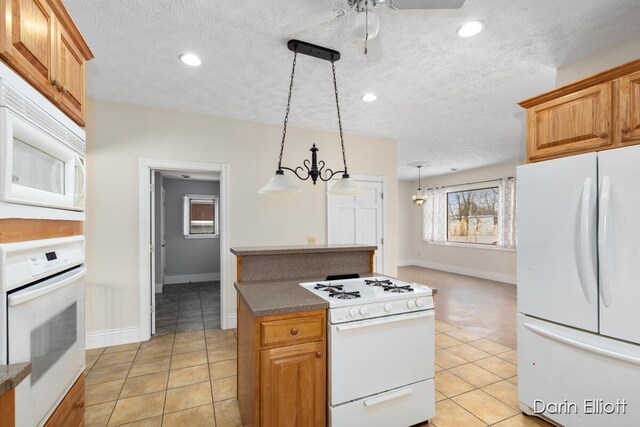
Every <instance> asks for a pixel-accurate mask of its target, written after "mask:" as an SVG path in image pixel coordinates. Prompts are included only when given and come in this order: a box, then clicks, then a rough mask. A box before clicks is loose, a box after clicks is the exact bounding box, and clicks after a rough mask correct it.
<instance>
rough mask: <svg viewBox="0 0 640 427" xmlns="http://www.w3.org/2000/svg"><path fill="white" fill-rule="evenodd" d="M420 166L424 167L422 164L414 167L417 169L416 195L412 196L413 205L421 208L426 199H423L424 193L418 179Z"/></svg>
mask: <svg viewBox="0 0 640 427" xmlns="http://www.w3.org/2000/svg"><path fill="white" fill-rule="evenodd" d="M422 166H424V165H423V164H418V165H416V167H417V168H418V191H416V194H415V195H414V196H413V203H414V204H415V205H418V206H422V205H423V204H424V202H426V201H427V198H426V197H425V195H424V192H423V191H422V182H421V179H420V169H422Z"/></svg>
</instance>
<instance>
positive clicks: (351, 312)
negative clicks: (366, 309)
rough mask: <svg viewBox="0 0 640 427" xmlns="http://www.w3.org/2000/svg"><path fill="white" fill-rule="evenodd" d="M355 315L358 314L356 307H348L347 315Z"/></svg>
mask: <svg viewBox="0 0 640 427" xmlns="http://www.w3.org/2000/svg"><path fill="white" fill-rule="evenodd" d="M357 315H358V312H357V311H356V309H355V308H353V307H351V308H350V309H349V317H356V316H357Z"/></svg>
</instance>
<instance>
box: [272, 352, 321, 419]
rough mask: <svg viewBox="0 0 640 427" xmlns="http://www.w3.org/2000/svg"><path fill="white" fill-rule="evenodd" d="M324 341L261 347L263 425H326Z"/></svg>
mask: <svg viewBox="0 0 640 427" xmlns="http://www.w3.org/2000/svg"><path fill="white" fill-rule="evenodd" d="M325 352H326V350H325V343H324V342H323V341H316V342H309V343H306V344H298V345H292V346H287V347H280V348H274V349H271V350H262V352H261V359H260V420H261V423H260V425H261V427H312V426H314V427H324V426H325V425H326V421H325V419H326V354H325Z"/></svg>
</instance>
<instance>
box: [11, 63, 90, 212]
mask: <svg viewBox="0 0 640 427" xmlns="http://www.w3.org/2000/svg"><path fill="white" fill-rule="evenodd" d="M2 71H3V69H2V68H0V203H2V205H0V213H1V212H2V210H8V208H9V207H13V208H14V209H13V212H11V215H2V216H5V217H6V216H12V217H16V216H17V217H22V216H23V215H19V214H18V215H16V214H15V212H16V209H15V208H16V207H23V208H22V210H23V211H24V212H25V213H26V214H27V217H33V216H34V212H37V211H34V210H33V207H36V208H45V209H54V210H67V211H76V212H82V211H84V205H85V203H84V201H85V192H86V167H85V153H86V146H85V142H84V131H82V129H80V128H79V127H78V126H77V125H75V124H72V123H69V122H68V120H64V119H63V121H60V120H58V119H57V118H56V117H54V115H51V114H49V112H48V111H47V110H46V109H45V108H42V106H44V107H48V106H49V104H50V103H49V101H47V100H46V99H41V100H39V99H38V98H37V97H35V96H33V97H29V96H28V95H29V93H26V94H25V93H22V92H21V90H19V89H18V88H16V87H15V86H14V85H12V84H11V83H18V84H19V83H20V82H19V81H15V82H11V83H10V82H9V80H8V79H7V78H6V77H11V75H10V74H7V73H2ZM14 78H15V77H14ZM21 89H22V88H21ZM34 100H35V101H36V102H37V101H39V102H40V103H36V102H34ZM56 111H57V110H54V111H52V112H53V113H54V114H55V113H56ZM58 118H59V117H58ZM65 122H66V123H65ZM24 206H28V207H31V208H24ZM3 208H4V209H3ZM36 216H37V217H41V218H51V216H47V215H46V211H45V210H40V212H39V215H36ZM53 217H55V215H54V216H53ZM69 219H78V218H77V215H76V218H72V217H69ZM81 219H83V218H81Z"/></svg>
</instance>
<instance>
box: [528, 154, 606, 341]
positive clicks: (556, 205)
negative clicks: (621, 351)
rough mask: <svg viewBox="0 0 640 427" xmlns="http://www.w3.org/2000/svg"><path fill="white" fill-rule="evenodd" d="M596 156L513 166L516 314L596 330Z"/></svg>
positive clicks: (584, 155)
mask: <svg viewBox="0 0 640 427" xmlns="http://www.w3.org/2000/svg"><path fill="white" fill-rule="evenodd" d="M597 174H598V173H597V154H596V153H590V154H583V155H580V156H572V157H565V158H562V159H557V160H549V161H545V162H540V163H533V164H528V165H524V166H519V167H518V172H517V177H518V179H517V201H518V202H517V228H518V254H517V258H518V261H517V267H518V311H520V312H521V313H525V314H528V315H531V316H535V317H539V318H542V319H546V320H550V321H552V322H556V323H561V324H564V325H569V326H573V327H576V328H581V329H585V330H589V331H593V332H598V283H597V277H596V271H597V269H596V232H597V226H596V204H597V202H596V197H597V194H596V184H597V179H598V176H597Z"/></svg>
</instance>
